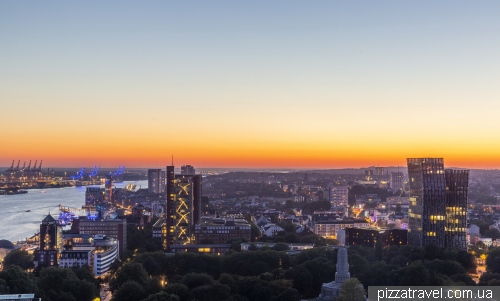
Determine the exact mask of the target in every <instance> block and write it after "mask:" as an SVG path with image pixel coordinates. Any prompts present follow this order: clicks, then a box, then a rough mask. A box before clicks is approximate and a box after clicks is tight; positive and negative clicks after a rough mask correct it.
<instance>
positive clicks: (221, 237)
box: [194, 219, 252, 244]
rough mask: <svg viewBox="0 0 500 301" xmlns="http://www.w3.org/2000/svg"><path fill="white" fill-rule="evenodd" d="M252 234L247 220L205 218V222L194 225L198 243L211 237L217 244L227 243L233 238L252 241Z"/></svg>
mask: <svg viewBox="0 0 500 301" xmlns="http://www.w3.org/2000/svg"><path fill="white" fill-rule="evenodd" d="M251 234H252V230H251V226H250V224H249V223H247V222H246V221H245V220H237V221H235V220H223V219H213V220H205V222H204V223H200V224H196V225H195V227H194V237H195V241H196V243H200V242H201V241H202V240H205V239H206V240H208V239H211V240H213V241H214V243H215V244H225V243H226V242H227V241H228V240H229V239H232V238H245V239H246V240H249V241H250V240H251V238H252V235H251Z"/></svg>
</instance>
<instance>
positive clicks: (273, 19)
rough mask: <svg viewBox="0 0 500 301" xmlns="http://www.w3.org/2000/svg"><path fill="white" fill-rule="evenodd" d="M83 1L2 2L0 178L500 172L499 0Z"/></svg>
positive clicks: (0, 18)
mask: <svg viewBox="0 0 500 301" xmlns="http://www.w3.org/2000/svg"><path fill="white" fill-rule="evenodd" d="M94 4H95V5H91V4H89V3H64V4H63V3H61V2H58V1H49V2H44V3H43V4H42V3H30V4H27V3H23V2H18V1H4V2H2V3H0V38H1V39H2V42H3V43H2V44H3V47H1V48H0V64H1V65H2V68H1V69H0V102H1V107H2V118H1V119H0V128H1V129H3V130H2V136H1V137H2V148H1V150H0V166H10V164H11V162H12V160H16V163H17V160H19V159H20V160H24V159H27V160H29V159H30V158H32V159H33V160H35V159H36V158H38V159H40V158H41V159H43V160H44V165H45V164H46V165H45V166H46V167H77V166H93V165H96V164H100V165H101V166H106V167H113V166H119V165H127V166H140V167H143V168H147V167H156V166H158V165H160V166H163V165H168V164H169V162H170V157H171V155H174V158H175V163H176V165H179V166H180V165H185V164H191V165H193V166H195V167H200V168H204V167H206V168H207V167H214V168H215V167H221V168H321V169H328V168H346V167H364V166H371V165H380V166H388V165H392V166H398V165H399V166H405V160H406V158H407V157H415V158H418V157H439V158H441V157H444V158H446V160H447V166H456V167H462V168H500V155H499V154H498V152H497V149H499V148H500V141H498V139H495V137H496V132H497V131H498V130H499V125H498V122H497V116H496V112H498V110H499V109H500V102H499V101H498V97H499V96H500V91H499V90H498V85H497V84H496V83H497V82H498V79H499V77H500V73H499V72H500V71H499V70H500V68H499V60H498V58H497V53H498V50H500V44H499V43H498V42H497V41H496V40H497V39H494V38H493V37H495V36H496V32H498V30H499V29H500V20H498V18H497V16H496V14H495V12H496V11H498V8H499V6H500V4H498V3H495V2H493V1H486V2H482V3H471V2H466V1H453V2H452V1H442V2H440V3H434V2H430V1H421V2H418V3H400V2H396V1H389V2H386V3H372V2H368V1H362V2H360V3H330V2H327V1H319V2H316V3H314V4H311V3H304V2H299V1H275V2H273V3H267V2H263V1H257V2H253V3H252V4H251V5H250V4H243V3H233V2H230V1H214V2H212V1H211V2H210V3H198V4H197V5H196V6H194V5H190V4H189V3H164V2H160V1H150V2H148V3H147V4H139V3H136V4H134V3H122V2H116V1H110V2H107V3H99V4H97V3H94ZM494 7H497V9H495V8H494Z"/></svg>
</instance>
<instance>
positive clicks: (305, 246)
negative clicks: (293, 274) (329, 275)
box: [241, 242, 314, 251]
mask: <svg viewBox="0 0 500 301" xmlns="http://www.w3.org/2000/svg"><path fill="white" fill-rule="evenodd" d="M276 244H277V243H275V242H244V243H242V244H241V250H242V251H248V248H249V247H250V246H251V245H254V246H256V247H257V249H260V248H262V247H269V248H272V247H274V246H275V245H276ZM287 245H288V247H289V248H290V250H291V251H299V250H307V249H312V248H314V244H311V243H287Z"/></svg>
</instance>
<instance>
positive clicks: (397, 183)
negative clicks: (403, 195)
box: [391, 172, 404, 191]
mask: <svg viewBox="0 0 500 301" xmlns="http://www.w3.org/2000/svg"><path fill="white" fill-rule="evenodd" d="M403 185H404V182H403V173H402V172H391V188H392V189H394V190H401V191H403V188H404V186H403Z"/></svg>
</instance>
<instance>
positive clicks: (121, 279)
mask: <svg viewBox="0 0 500 301" xmlns="http://www.w3.org/2000/svg"><path fill="white" fill-rule="evenodd" d="M129 281H133V282H135V283H137V284H139V285H141V286H142V288H143V289H144V290H146V289H147V288H148V286H149V274H148V272H147V271H146V270H145V269H144V268H143V267H142V264H140V263H137V262H130V263H126V264H124V265H123V266H122V267H121V269H119V270H118V272H116V274H115V277H113V279H111V281H110V282H109V288H110V290H111V292H113V294H114V293H115V292H116V291H118V289H119V288H120V287H121V286H123V285H124V284H125V283H126V282H129ZM130 286H132V285H130ZM140 299H142V298H139V299H137V300H140Z"/></svg>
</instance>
